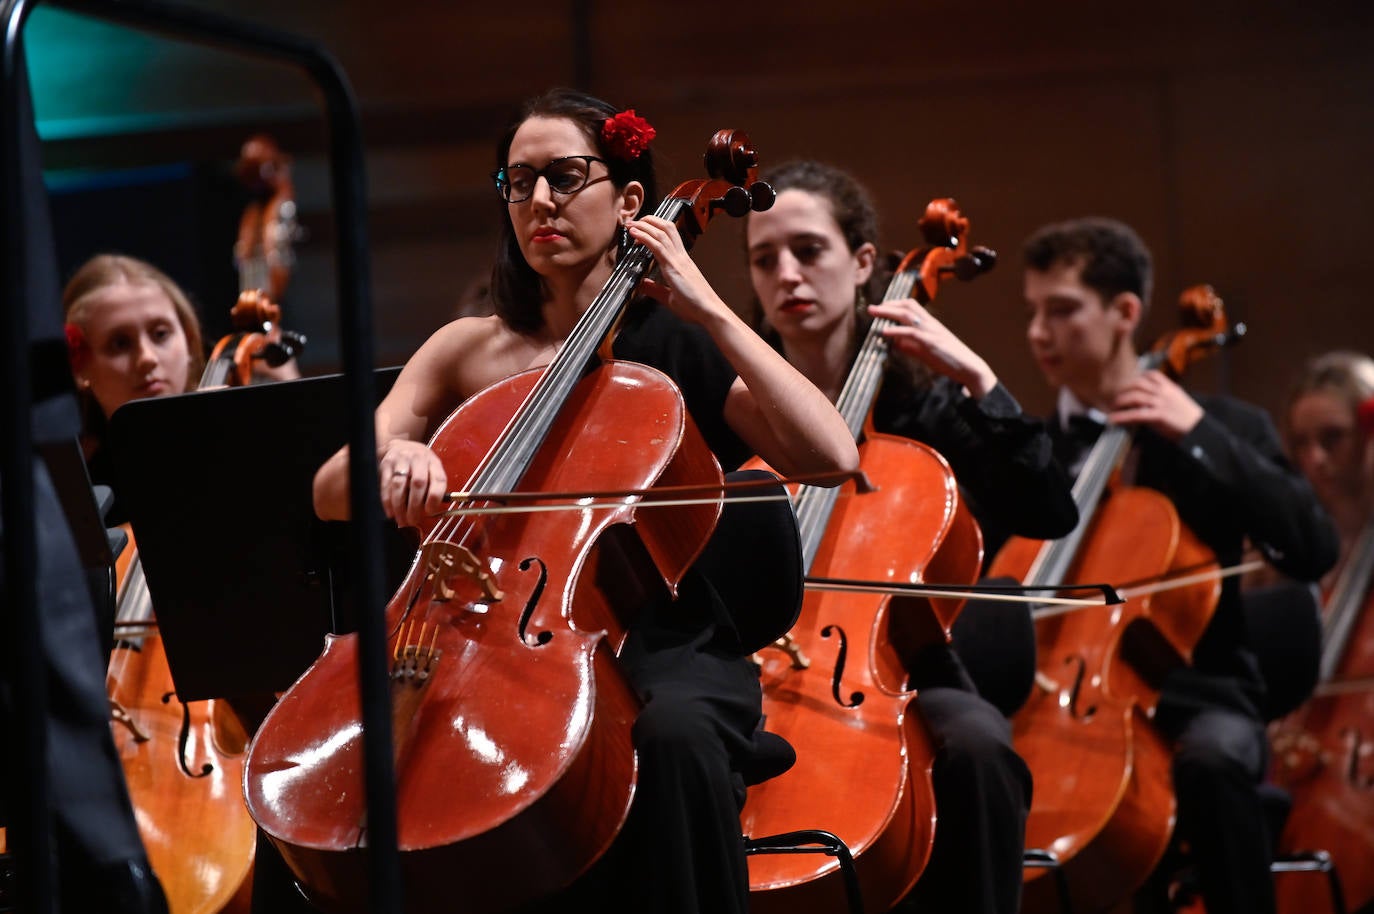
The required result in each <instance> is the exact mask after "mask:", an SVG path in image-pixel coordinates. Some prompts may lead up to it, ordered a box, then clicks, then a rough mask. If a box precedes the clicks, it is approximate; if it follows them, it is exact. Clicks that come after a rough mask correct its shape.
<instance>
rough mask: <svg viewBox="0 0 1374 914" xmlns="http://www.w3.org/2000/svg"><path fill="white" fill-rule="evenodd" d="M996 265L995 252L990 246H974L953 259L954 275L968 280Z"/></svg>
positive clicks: (965, 280)
mask: <svg viewBox="0 0 1374 914" xmlns="http://www.w3.org/2000/svg"><path fill="white" fill-rule="evenodd" d="M995 266H997V252H996V251H994V250H992V249H991V248H985V247H975V248H971V249H970V250H969V252H968V253H967V254H965V255H963V256H962V257H960V258H958V259H957V260H955V261H954V275H955V276H957V277H959V278H960V279H962V280H963V281H964V282H968V281H969V280H970V279H973V278H975V277H978V276H981V275H982V274H984V273H986V272H988V271H989V270H991V269H992V268H993V267H995Z"/></svg>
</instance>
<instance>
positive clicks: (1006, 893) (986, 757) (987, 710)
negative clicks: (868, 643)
mask: <svg viewBox="0 0 1374 914" xmlns="http://www.w3.org/2000/svg"><path fill="white" fill-rule="evenodd" d="M764 180H766V181H768V182H769V183H770V184H771V185H772V186H773V188H774V190H775V191H776V192H777V194H778V198H777V202H776V203H775V204H774V205H773V207H772V208H771V209H770V210H768V211H767V212H762V213H753V214H750V216H749V217H748V223H747V227H746V231H745V241H746V245H747V249H748V257H749V271H750V277H751V279H752V282H753V287H754V294H755V295H756V297H757V299H758V303H759V306H760V309H761V312H762V318H763V320H764V322H765V330H764V332H765V336H766V338H768V339H770V340H772V341H773V343H774V344H775V345H776V346H777V347H778V349H779V350H780V351H781V352H783V353H784V354H785V355H786V357H787V359H788V361H790V362H791V363H792V364H794V365H796V366H797V367H798V368H799V369H800V370H801V371H802V373H803V374H804V375H806V377H807V378H808V379H809V380H810V381H811V382H812V383H814V384H815V385H816V386H817V387H819V388H820V389H821V390H822V391H823V392H825V393H826V394H827V395H829V397H830V398H831V399H835V398H838V397H839V394H840V392H841V390H842V389H843V387H844V385H845V382H846V380H847V379H848V377H849V375H850V373H851V370H853V366H854V361H855V357H856V355H857V354H858V352H859V348H860V345H861V344H862V343H863V341H864V339H865V336H866V334H867V333H868V329H869V327H870V325H871V324H872V322H873V320H874V318H886V319H888V320H891V321H893V322H895V325H894V326H893V327H892V328H890V329H889V330H888V331H886V336H887V338H888V341H889V343H890V345H891V347H892V352H891V355H890V356H889V358H888V362H887V367H886V370H885V373H884V376H883V383H882V387H881V388H880V390H879V393H878V396H877V400H876V403H875V404H874V408H873V415H872V418H873V423H874V426H875V428H876V430H877V431H878V432H880V433H887V434H895V435H901V436H903V437H907V438H911V439H913V440H916V441H919V442H922V443H924V444H928V445H930V446H931V447H933V448H935V449H936V450H937V451H939V452H940V453H941V454H942V455H943V456H944V457H945V458H946V459H947V460H948V461H949V462H950V464H951V465H952V467H953V469H954V471H955V475H956V478H957V480H958V482H959V487H960V490H961V493H962V495H963V497H965V498H967V499H968V500H969V501H970V502H971V505H972V508H973V513H974V515H975V516H976V517H977V519H978V521H979V523H980V525H982V526H983V528H984V533H985V536H987V537H988V539H989V540H990V541H995V538H997V537H1004V536H1005V535H1007V534H1008V533H1012V532H1015V533H1019V534H1022V535H1026V536H1033V537H1036V538H1040V539H1052V538H1056V537H1059V536H1063V535H1065V534H1067V533H1069V532H1070V531H1072V530H1073V527H1074V525H1075V523H1077V519H1078V512H1077V509H1076V508H1075V507H1074V503H1073V498H1072V496H1071V494H1070V491H1069V484H1068V479H1067V477H1066V475H1065V473H1064V471H1063V470H1062V469H1061V468H1060V467H1059V465H1058V464H1057V463H1055V461H1054V459H1053V456H1052V454H1051V447H1050V439H1049V437H1048V434H1047V433H1046V431H1045V428H1044V425H1043V423H1042V422H1040V421H1039V420H1038V419H1035V418H1032V417H1030V416H1027V415H1025V414H1024V413H1022V411H1021V408H1020V406H1019V405H1018V404H1017V402H1016V400H1015V399H1014V398H1013V397H1012V395H1011V394H1010V393H1009V392H1008V391H1007V389H1006V388H1005V387H1003V386H1002V384H1001V382H1000V381H999V380H998V378H997V375H996V373H995V372H994V371H993V370H992V368H991V367H989V365H988V363H987V362H986V361H985V360H984V359H983V358H982V357H981V356H980V355H978V354H977V353H976V352H974V351H973V350H972V349H971V348H969V346H968V345H966V344H965V343H964V342H963V341H962V340H960V339H959V338H958V337H957V336H955V335H954V333H953V332H951V331H950V330H949V328H947V327H946V326H945V325H944V324H943V323H941V322H940V320H939V319H938V318H936V317H935V316H934V315H933V314H931V312H930V311H929V310H927V309H926V308H924V307H922V306H921V304H920V303H918V302H917V301H915V300H914V299H910V298H905V299H898V300H893V301H884V302H881V303H879V304H871V305H870V304H868V303H869V302H870V301H876V300H877V298H878V297H879V294H880V292H881V286H880V285H879V281H880V280H881V279H883V277H881V276H880V274H881V269H880V264H879V262H878V248H877V240H878V231H877V229H878V216H877V212H876V210H875V208H874V206H873V203H872V202H871V200H870V199H869V196H868V193H867V192H866V191H865V190H864V188H863V187H862V186H861V185H860V184H859V183H858V182H857V181H856V180H855V179H854V178H853V177H852V176H850V175H849V174H847V173H845V172H844V171H841V170H840V169H838V168H835V167H833V166H830V165H826V164H823V163H820V162H813V161H794V162H788V163H785V164H781V165H778V166H776V167H775V168H773V169H771V170H768V171H767V172H765V175H764ZM955 292H956V293H957V290H955ZM984 609H986V610H987V611H986V612H983V611H982V610H984ZM954 639H955V644H956V645H960V644H962V645H963V646H964V647H965V648H973V647H984V650H982V651H979V652H974V653H972V654H970V655H969V656H966V657H965V658H964V659H966V660H969V661H973V660H975V659H978V658H984V659H988V660H991V661H1006V660H1011V661H1012V662H1011V663H1005V662H1002V663H997V662H987V663H986V664H984V665H986V666H988V667H995V666H1002V667H1015V666H1018V665H1019V666H1020V667H1023V668H1024V669H1025V671H1026V673H1025V675H1024V676H1019V677H1018V676H993V675H986V674H988V673H1005V672H1006V670H1005V669H1002V670H996V669H988V670H983V669H980V668H979V666H980V665H979V664H975V663H973V662H970V663H969V664H968V666H969V669H967V670H966V669H965V663H964V659H961V656H960V654H959V653H958V652H957V651H956V650H953V649H950V648H949V647H947V646H946V645H944V644H943V643H941V644H938V645H934V646H932V647H931V648H929V649H926V650H923V651H922V652H921V656H919V657H915V658H906V663H907V667H908V669H909V670H911V674H912V675H911V679H910V681H909V682H908V684H907V686H908V688H913V689H916V690H917V698H916V700H915V702H914V705H913V707H915V708H916V709H918V710H919V711H920V713H921V717H922V718H923V719H924V721H925V722H926V724H927V725H928V726H929V728H930V730H931V732H932V735H933V736H934V739H935V745H936V753H935V762H934V768H933V772H932V773H933V786H934V790H935V805H936V810H935V812H936V815H937V816H938V821H937V824H936V828H935V843H934V847H933V849H932V853H931V858H930V861H929V863H928V864H927V866H926V868H925V871H924V875H923V876H922V877H921V879H920V881H919V882H918V883H917V884H916V888H915V889H914V890H913V891H912V892H911V893H910V894H909V895H908V898H907V901H906V902H904V904H905V905H914V909H916V910H920V911H931V912H946V911H948V912H960V914H970V912H1001V914H1014V912H1015V911H1016V910H1017V909H1018V907H1019V901H1020V894H1021V872H1022V854H1023V845H1024V841H1025V821H1026V814H1027V810H1028V809H1029V806H1030V791H1031V783H1030V772H1029V771H1028V770H1027V768H1026V765H1025V763H1024V762H1023V761H1022V759H1021V758H1020V756H1018V755H1017V754H1016V752H1015V750H1014V749H1013V748H1012V745H1011V726H1010V724H1009V722H1008V721H1007V719H1006V717H1005V716H1004V714H1005V715H1009V714H1011V713H1012V712H1013V711H1014V710H1015V709H1016V707H1018V706H1019V705H1020V703H1021V702H1022V701H1024V699H1025V697H1026V692H1027V690H1028V689H1029V687H1030V682H1029V677H1030V674H1031V673H1032V672H1033V670H1034V664H1035V656H1034V655H1035V652H1034V634H1033V632H1032V631H1031V630H1030V621H1029V618H1028V616H1027V614H1026V613H1025V612H1024V610H1022V611H1020V612H1017V610H1016V609H1015V608H1012V607H1008V606H1006V605H1005V604H993V605H991V606H985V607H979V606H977V605H976V604H974V603H970V604H969V605H967V606H966V607H965V609H964V610H963V612H962V614H961V615H960V617H959V619H958V620H957V622H956V628H955V632H954ZM985 640H990V641H991V642H994V644H993V645H991V646H988V645H985V644H984V642H985ZM1008 644H1016V645H1019V646H1021V647H1022V648H1024V650H1023V651H1021V653H1023V654H1024V655H1025V656H1024V657H1021V656H1016V654H1015V652H1012V651H1011V649H1010V648H1008V647H1007V645H1008ZM970 673H973V676H972V677H971V676H970V675H969V674H970ZM980 686H981V687H982V688H983V689H984V692H985V694H980V692H979V687H980ZM990 699H991V700H990Z"/></svg>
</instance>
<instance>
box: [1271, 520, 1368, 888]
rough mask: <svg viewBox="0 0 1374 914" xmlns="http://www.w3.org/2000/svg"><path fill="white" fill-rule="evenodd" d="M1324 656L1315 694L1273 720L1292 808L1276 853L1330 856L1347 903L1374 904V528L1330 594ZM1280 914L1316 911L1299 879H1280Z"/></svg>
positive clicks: (1280, 775)
mask: <svg viewBox="0 0 1374 914" xmlns="http://www.w3.org/2000/svg"><path fill="white" fill-rule="evenodd" d="M1324 607H1325V609H1324V618H1323V622H1322V653H1321V661H1320V665H1319V667H1318V682H1317V687H1316V690H1315V694H1314V695H1313V697H1312V698H1311V699H1310V700H1308V702H1307V703H1306V704H1305V705H1303V706H1302V707H1301V708H1299V709H1298V710H1297V711H1295V712H1293V713H1292V714H1290V715H1288V716H1287V717H1286V718H1284V719H1283V720H1281V721H1279V722H1278V723H1277V724H1275V726H1274V728H1273V732H1272V734H1271V742H1272V745H1273V749H1274V764H1273V778H1274V781H1275V783H1277V784H1278V785H1279V786H1281V787H1283V788H1284V789H1286V790H1287V791H1288V793H1289V794H1290V795H1291V797H1292V801H1293V808H1292V811H1291V812H1290V813H1289V816H1288V821H1287V822H1286V823H1285V825H1284V830H1283V833H1282V835H1281V836H1280V838H1279V850H1280V852H1287V853H1294V852H1301V851H1311V850H1317V849H1321V850H1325V851H1327V852H1328V853H1329V854H1330V855H1331V858H1332V860H1333V861H1334V862H1335V864H1336V869H1337V872H1338V873H1339V874H1340V879H1341V885H1342V888H1343V889H1344V892H1345V898H1346V903H1347V905H1348V906H1349V908H1350V910H1362V909H1364V907H1365V906H1367V905H1368V904H1369V903H1370V902H1371V901H1374V870H1371V868H1370V866H1369V861H1370V860H1374V522H1371V523H1368V524H1366V525H1365V528H1364V530H1363V531H1362V532H1361V534H1360V536H1359V538H1358V539H1356V541H1355V544H1354V546H1353V547H1352V548H1351V552H1350V555H1349V557H1348V558H1347V559H1346V562H1345V565H1344V566H1343V567H1342V569H1341V572H1340V574H1339V575H1338V576H1337V577H1336V581H1335V584H1334V586H1333V587H1332V589H1331V591H1330V592H1329V593H1328V594H1326V595H1325V600H1324ZM1275 891H1276V893H1277V896H1278V910H1279V911H1280V912H1282V914H1298V912H1306V911H1310V910H1312V898H1313V896H1314V895H1315V894H1317V893H1314V892H1313V891H1312V888H1311V885H1310V884H1306V885H1304V884H1303V881H1302V880H1300V879H1292V878H1288V879H1280V880H1276V882H1275Z"/></svg>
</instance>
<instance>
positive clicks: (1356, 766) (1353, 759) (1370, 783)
mask: <svg viewBox="0 0 1374 914" xmlns="http://www.w3.org/2000/svg"><path fill="white" fill-rule="evenodd" d="M1341 736H1342V737H1344V739H1345V743H1346V745H1347V746H1348V747H1349V750H1348V755H1347V762H1346V769H1345V770H1346V780H1347V781H1348V782H1349V783H1350V786H1352V787H1354V788H1355V789H1356V790H1368V789H1369V788H1371V787H1374V776H1371V775H1366V774H1362V773H1361V768H1362V763H1363V762H1364V761H1366V760H1367V759H1368V758H1369V756H1371V755H1374V743H1371V742H1370V741H1369V740H1368V739H1366V738H1365V735H1364V734H1363V733H1362V732H1361V731H1360V730H1359V728H1357V727H1346V728H1345V729H1344V730H1342V731H1341Z"/></svg>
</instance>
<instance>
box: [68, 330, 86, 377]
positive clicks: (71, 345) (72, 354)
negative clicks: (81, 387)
mask: <svg viewBox="0 0 1374 914" xmlns="http://www.w3.org/2000/svg"><path fill="white" fill-rule="evenodd" d="M62 329H63V330H65V331H66V333H67V358H68V359H69V360H70V361H71V363H72V371H80V370H81V369H82V368H84V367H85V366H86V360H87V359H88V358H90V357H91V347H90V346H88V345H86V333H85V331H84V330H82V329H81V328H80V327H78V326H77V325H76V324H66V325H64V326H63V328H62Z"/></svg>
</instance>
